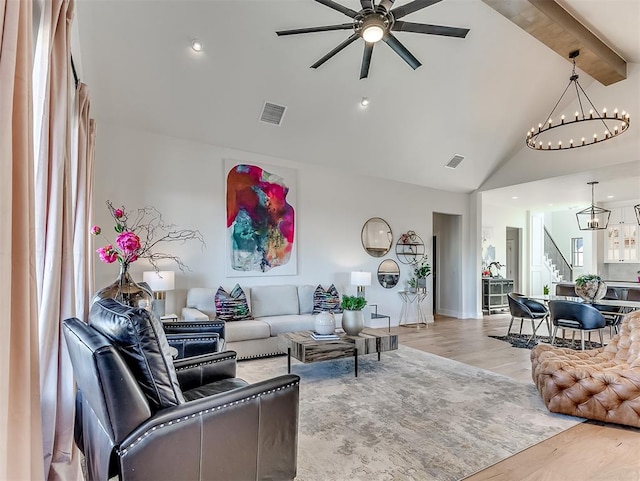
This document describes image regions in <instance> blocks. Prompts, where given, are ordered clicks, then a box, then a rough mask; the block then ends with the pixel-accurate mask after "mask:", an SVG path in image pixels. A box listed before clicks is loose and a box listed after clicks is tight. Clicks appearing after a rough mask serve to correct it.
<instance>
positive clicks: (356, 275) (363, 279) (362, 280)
mask: <svg viewBox="0 0 640 481" xmlns="http://www.w3.org/2000/svg"><path fill="white" fill-rule="evenodd" d="M351 285H352V286H357V292H358V294H357V295H358V297H365V295H364V288H365V286H370V285H371V272H362V271H358V272H352V273H351Z"/></svg>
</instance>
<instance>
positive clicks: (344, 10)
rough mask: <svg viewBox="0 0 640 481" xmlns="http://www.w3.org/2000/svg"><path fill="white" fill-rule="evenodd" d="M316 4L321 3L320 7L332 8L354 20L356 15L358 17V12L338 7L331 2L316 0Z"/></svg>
mask: <svg viewBox="0 0 640 481" xmlns="http://www.w3.org/2000/svg"><path fill="white" fill-rule="evenodd" d="M316 2H318V3H321V4H322V5H325V6H327V7H329V8H333V9H334V10H337V11H338V12H340V13H344V14H345V15H346V16H347V17H351V18H355V17H356V15H358V12H356V11H355V10H351V9H350V8H347V7H345V6H343V5H340V4H339V3H336V2H334V1H333V0H316Z"/></svg>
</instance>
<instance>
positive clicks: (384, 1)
mask: <svg viewBox="0 0 640 481" xmlns="http://www.w3.org/2000/svg"><path fill="white" fill-rule="evenodd" d="M393 1H394V0H381V1H380V3H379V4H378V7H381V8H384V11H385V12H387V13H388V12H389V10H391V7H392V6H393Z"/></svg>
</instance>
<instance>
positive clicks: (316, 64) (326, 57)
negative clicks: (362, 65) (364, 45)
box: [311, 33, 360, 68]
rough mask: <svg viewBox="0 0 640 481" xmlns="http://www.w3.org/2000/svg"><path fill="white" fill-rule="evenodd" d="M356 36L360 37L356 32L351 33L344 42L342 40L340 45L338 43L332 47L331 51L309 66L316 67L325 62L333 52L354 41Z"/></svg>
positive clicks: (335, 52)
mask: <svg viewBox="0 0 640 481" xmlns="http://www.w3.org/2000/svg"><path fill="white" fill-rule="evenodd" d="M358 38H360V36H359V35H358V34H357V33H354V34H353V35H351V36H350V37H349V38H348V39H346V40H345V41H344V42H342V43H341V44H340V45H338V46H337V47H336V48H334V49H333V50H331V52H329V53H328V54H326V55H325V56H324V57H322V58H321V59H320V60H318V61H317V62H316V63H314V64H313V65H312V66H311V68H318V67H319V66H320V65H322V64H323V63H325V62H326V61H327V60H329V59H330V58H331V57H333V56H334V55H335V54H337V53H338V52H339V51H340V50H342V49H343V48H345V47H347V46H348V45H350V44H352V43H353V42H355V41H356V40H357V39H358Z"/></svg>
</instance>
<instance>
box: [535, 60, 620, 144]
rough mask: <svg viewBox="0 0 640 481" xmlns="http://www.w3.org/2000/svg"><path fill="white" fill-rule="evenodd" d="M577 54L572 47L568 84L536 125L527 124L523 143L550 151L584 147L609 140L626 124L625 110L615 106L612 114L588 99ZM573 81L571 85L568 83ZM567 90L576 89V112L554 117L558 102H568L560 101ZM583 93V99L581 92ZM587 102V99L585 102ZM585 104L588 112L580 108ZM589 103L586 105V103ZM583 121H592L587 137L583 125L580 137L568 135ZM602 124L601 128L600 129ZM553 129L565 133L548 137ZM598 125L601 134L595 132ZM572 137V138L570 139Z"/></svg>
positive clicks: (574, 132) (584, 124)
mask: <svg viewBox="0 0 640 481" xmlns="http://www.w3.org/2000/svg"><path fill="white" fill-rule="evenodd" d="M579 54H580V51H579V50H574V51H573V52H571V53H570V54H569V58H570V59H572V61H573V71H572V72H571V77H569V85H567V87H566V88H565V89H564V91H563V92H562V95H561V96H560V98H559V99H558V101H557V102H556V104H555V105H554V107H553V110H552V111H551V113H550V114H549V115H547V116H546V117H545V119H544V120H543V121H542V123H539V124H538V127H537V128H536V127H531V130H530V131H529V132H527V138H526V140H525V142H526V144H527V147H529V148H530V149H534V150H544V151H552V150H565V149H575V148H578V147H585V146H588V145H595V144H597V143H599V142H604V141H605V140H610V139H612V138H614V137H616V136H618V135H620V134H622V133H623V132H626V131H627V129H628V128H629V122H630V118H629V114H628V113H627V112H625V111H624V110H623V111H622V113H618V109H615V110H614V111H613V113H612V114H607V109H606V108H603V109H602V113H600V112H598V109H597V108H596V107H595V105H593V102H591V99H590V98H589V96H588V95H587V93H586V92H585V91H584V89H583V88H582V86H581V85H580V82H578V74H576V58H577V57H578V55H579ZM572 84H573V88H571V89H570V87H571V86H572ZM568 90H571V91H572V92H573V91H575V92H576V96H577V104H578V105H579V106H580V112H578V111H576V112H575V114H574V115H569V116H567V117H565V115H564V114H563V115H562V116H561V117H560V119H558V118H557V117H556V119H555V120H554V119H553V114H554V112H555V111H556V108H557V107H558V105H560V104H562V105H568V104H569V102H568V101H567V100H565V101H564V102H562V98H563V97H564V95H565V94H566V93H567V91H568ZM581 94H582V96H584V99H583V98H582V96H581ZM587 102H588V103H587ZM585 106H587V108H589V112H588V113H586V112H585V111H584V107H585ZM589 106H590V107H589ZM586 122H592V123H593V132H594V134H593V136H592V137H591V132H592V131H587V130H586V129H584V130H583V131H582V132H581V133H580V138H578V137H573V138H572V137H571V136H573V135H575V134H576V130H577V129H576V126H580V127H583V128H584V127H586ZM603 128H604V131H603V130H602V129H603ZM554 129H557V130H556V132H557V133H558V135H560V134H561V133H564V134H565V135H567V136H566V137H564V138H563V137H561V136H559V137H555V138H553V139H552V138H551V136H550V135H548V134H549V132H550V131H551V130H554ZM596 129H598V130H599V131H600V132H602V133H601V134H598V133H597V132H596ZM574 139H575V140H574Z"/></svg>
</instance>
